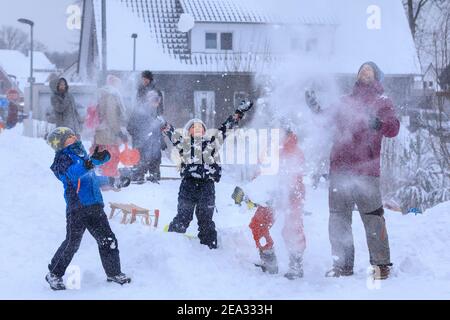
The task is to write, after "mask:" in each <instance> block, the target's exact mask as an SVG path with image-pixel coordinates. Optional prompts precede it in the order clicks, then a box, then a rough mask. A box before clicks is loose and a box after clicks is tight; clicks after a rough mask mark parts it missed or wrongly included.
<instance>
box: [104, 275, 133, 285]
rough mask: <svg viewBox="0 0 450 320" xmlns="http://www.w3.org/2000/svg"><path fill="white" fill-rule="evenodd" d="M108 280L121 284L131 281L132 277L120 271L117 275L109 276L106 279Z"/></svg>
mask: <svg viewBox="0 0 450 320" xmlns="http://www.w3.org/2000/svg"><path fill="white" fill-rule="evenodd" d="M106 281H108V282H115V283H118V284H120V285H124V284H125V283H130V282H131V278H130V277H128V276H127V275H126V274H124V273H119V274H118V275H117V276H114V277H108V278H107V279H106Z"/></svg>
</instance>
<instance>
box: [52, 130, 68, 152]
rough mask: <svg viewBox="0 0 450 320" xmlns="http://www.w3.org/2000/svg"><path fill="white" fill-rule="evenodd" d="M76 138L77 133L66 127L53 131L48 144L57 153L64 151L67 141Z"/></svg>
mask: <svg viewBox="0 0 450 320" xmlns="http://www.w3.org/2000/svg"><path fill="white" fill-rule="evenodd" d="M71 136H75V132H73V130H72V129H70V128H66V127H58V128H56V129H53V131H52V132H50V133H49V135H48V136H47V143H48V144H49V145H50V146H51V147H52V148H53V150H55V151H56V152H58V151H60V150H62V149H64V144H65V143H66V140H67V139H68V138H69V137H71Z"/></svg>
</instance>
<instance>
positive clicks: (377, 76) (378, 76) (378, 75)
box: [357, 61, 384, 83]
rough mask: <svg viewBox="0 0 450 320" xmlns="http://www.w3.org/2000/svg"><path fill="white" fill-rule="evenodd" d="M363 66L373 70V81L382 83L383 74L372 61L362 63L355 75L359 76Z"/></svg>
mask: <svg viewBox="0 0 450 320" xmlns="http://www.w3.org/2000/svg"><path fill="white" fill-rule="evenodd" d="M365 65H368V66H370V67H371V68H372V70H373V72H374V74H375V80H377V81H378V82H380V83H382V82H383V80H384V73H383V71H381V69H380V67H379V66H378V65H377V64H376V63H375V62H373V61H367V62H364V63H363V64H362V65H361V67H360V68H359V70H358V73H357V74H358V75H359V73H360V72H361V69H362V68H363V67H364V66H365Z"/></svg>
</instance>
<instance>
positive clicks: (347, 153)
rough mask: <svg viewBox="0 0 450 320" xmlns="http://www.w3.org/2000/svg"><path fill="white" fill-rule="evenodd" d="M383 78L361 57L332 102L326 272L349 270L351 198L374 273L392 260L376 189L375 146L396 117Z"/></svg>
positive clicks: (311, 101) (382, 273)
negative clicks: (351, 79) (329, 261)
mask: <svg viewBox="0 0 450 320" xmlns="http://www.w3.org/2000/svg"><path fill="white" fill-rule="evenodd" d="M382 79H383V73H382V72H381V70H380V69H379V68H378V66H377V65H376V64H375V63H373V62H367V63H364V64H363V65H362V66H361V68H360V70H359V72H358V79H357V82H356V84H355V86H354V88H353V92H352V93H351V94H350V95H348V96H345V97H343V98H342V100H341V102H340V103H339V104H338V105H337V106H336V107H335V108H333V112H334V114H333V116H332V121H333V125H334V126H335V129H336V134H334V141H333V147H332V151H331V158H330V187H329V207H330V218H329V237H330V242H331V251H332V255H333V259H334V263H333V268H332V269H331V270H330V271H328V272H327V273H326V276H328V277H340V276H350V275H352V274H353V264H354V251H355V249H354V245H353V234H352V226H351V225H352V211H353V208H354V206H355V204H356V206H357V207H358V210H359V212H360V215H361V219H362V221H363V224H364V228H365V231H366V238H367V245H368V247H369V254H370V263H371V265H372V266H373V267H374V277H375V279H386V278H387V277H388V276H389V272H390V267H391V266H392V263H391V261H390V252H389V240H388V234H387V231H386V224H385V220H384V217H383V214H384V210H383V204H382V200H381V191H380V151H381V142H382V139H383V137H388V138H392V137H395V136H396V135H397V134H398V131H399V128H400V122H399V121H398V119H397V118H396V116H395V112H394V106H393V104H392V101H391V100H390V99H389V98H387V97H386V96H383V92H384V89H383V87H382V85H381V81H382ZM306 98H307V99H306V100H307V103H308V105H309V106H310V107H311V108H312V109H313V110H315V111H317V112H320V110H321V108H320V106H319V105H318V104H317V102H316V101H315V97H314V96H312V95H311V94H310V93H309V92H307V95H306Z"/></svg>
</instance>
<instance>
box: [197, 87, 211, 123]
mask: <svg viewBox="0 0 450 320" xmlns="http://www.w3.org/2000/svg"><path fill="white" fill-rule="evenodd" d="M194 116H195V117H196V118H199V119H201V120H202V121H203V122H204V123H205V124H206V127H207V128H215V127H216V122H215V116H216V95H215V93H214V91H195V92H194Z"/></svg>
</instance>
